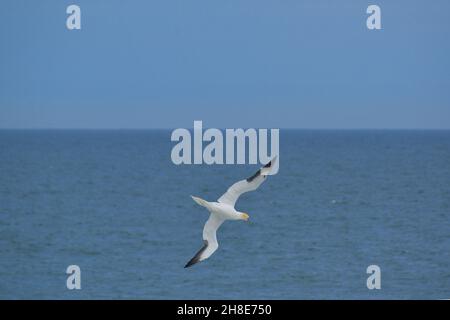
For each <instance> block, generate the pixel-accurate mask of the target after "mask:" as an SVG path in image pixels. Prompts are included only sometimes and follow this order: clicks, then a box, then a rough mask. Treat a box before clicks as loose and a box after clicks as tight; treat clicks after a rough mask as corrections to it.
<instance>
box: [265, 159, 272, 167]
mask: <svg viewBox="0 0 450 320" xmlns="http://www.w3.org/2000/svg"><path fill="white" fill-rule="evenodd" d="M271 165H272V160H270V161H269V163H267V164H266V165H265V166H264V168H269V167H270V166H271Z"/></svg>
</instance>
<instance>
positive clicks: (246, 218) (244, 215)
mask: <svg viewBox="0 0 450 320" xmlns="http://www.w3.org/2000/svg"><path fill="white" fill-rule="evenodd" d="M242 217H243V220H244V221H248V219H249V218H250V216H249V215H248V214H246V213H242Z"/></svg>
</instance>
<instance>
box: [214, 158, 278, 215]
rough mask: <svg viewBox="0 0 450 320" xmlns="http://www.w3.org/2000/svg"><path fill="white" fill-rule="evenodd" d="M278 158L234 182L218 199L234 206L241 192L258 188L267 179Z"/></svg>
mask: <svg viewBox="0 0 450 320" xmlns="http://www.w3.org/2000/svg"><path fill="white" fill-rule="evenodd" d="M276 160H277V157H274V158H273V159H272V160H271V161H270V162H269V163H268V164H266V165H265V166H264V167H262V168H260V169H259V170H258V171H257V172H256V173H255V174H254V175H252V176H251V177H249V178H247V179H245V180H241V181H238V182H236V183H235V184H233V185H232V186H231V187H230V188H228V190H227V192H225V193H224V194H223V195H222V196H221V197H220V198H219V200H217V201H218V202H221V203H225V204H229V205H231V206H233V207H234V205H235V204H236V201H237V199H238V198H239V197H240V195H241V194H243V193H246V192H249V191H253V190H256V189H258V187H259V186H260V185H261V183H263V182H264V180H266V178H267V175H268V174H269V173H270V172H271V170H272V168H273V166H274V164H275V161H276Z"/></svg>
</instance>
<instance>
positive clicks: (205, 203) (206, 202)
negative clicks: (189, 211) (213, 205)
mask: <svg viewBox="0 0 450 320" xmlns="http://www.w3.org/2000/svg"><path fill="white" fill-rule="evenodd" d="M191 198H192V199H193V200H194V201H195V202H197V203H198V204H199V205H201V206H202V207H205V208H208V201H206V200H203V199H201V198H199V197H194V196H191Z"/></svg>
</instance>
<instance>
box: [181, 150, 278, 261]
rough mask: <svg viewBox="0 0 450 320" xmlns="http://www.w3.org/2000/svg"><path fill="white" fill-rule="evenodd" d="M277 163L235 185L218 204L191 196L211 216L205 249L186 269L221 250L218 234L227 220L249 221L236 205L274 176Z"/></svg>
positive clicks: (204, 237)
mask: <svg viewBox="0 0 450 320" xmlns="http://www.w3.org/2000/svg"><path fill="white" fill-rule="evenodd" d="M276 161H277V157H274V158H273V159H272V160H271V161H270V162H269V163H267V164H266V165H265V166H263V167H261V168H260V169H259V170H258V171H257V172H256V173H255V174H254V175H252V176H251V177H249V178H247V179H244V180H241V181H238V182H236V183H235V184H233V185H232V186H231V187H230V188H228V190H227V192H225V193H224V194H223V195H222V196H221V197H220V198H219V199H218V200H217V202H209V201H206V200H203V199H201V198H199V197H194V196H191V197H192V199H193V200H194V201H195V202H196V203H198V204H199V205H201V206H203V207H205V208H206V209H208V211H209V212H210V215H209V219H208V221H206V223H205V226H204V227H203V247H202V248H201V249H200V250H199V251H198V252H197V253H196V255H195V256H194V257H193V258H192V259H191V260H189V262H188V263H187V264H186V265H185V266H184V267H185V268H188V267H190V266H192V265H194V264H196V263H197V262H200V261H203V260H205V259H208V258H209V257H210V256H211V255H212V254H213V253H214V252H215V251H216V250H217V248H219V243H218V242H217V237H216V232H217V229H219V227H220V226H221V225H222V223H223V222H224V221H225V220H244V221H248V219H249V215H248V214H247V213H245V212H240V211H237V210H236V209H235V208H234V205H235V204H236V201H237V199H238V198H239V196H240V195H241V194H243V193H246V192H249V191H253V190H256V189H257V188H258V187H259V186H260V185H261V183H263V182H264V180H266V178H267V176H268V175H270V174H272V169H273V167H274V164H275V162H276Z"/></svg>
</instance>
